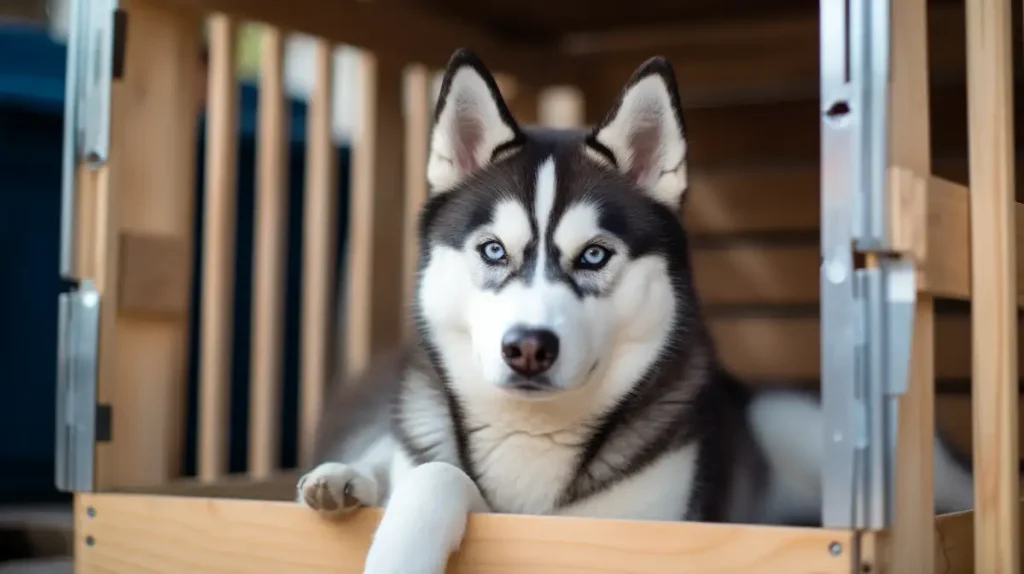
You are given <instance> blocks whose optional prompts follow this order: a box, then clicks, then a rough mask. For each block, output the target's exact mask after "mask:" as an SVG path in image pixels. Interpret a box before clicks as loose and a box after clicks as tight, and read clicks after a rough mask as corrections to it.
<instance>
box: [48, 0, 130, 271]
mask: <svg viewBox="0 0 1024 574" xmlns="http://www.w3.org/2000/svg"><path fill="white" fill-rule="evenodd" d="M126 38H127V17H126V15H125V14H124V12H122V11H120V10H118V9H117V0H71V6H70V10H69V17H68V47H67V67H66V69H65V85H64V149H63V162H62V166H61V170H62V173H61V176H62V179H61V253H60V274H61V276H62V277H64V278H66V279H75V276H74V275H75V274H74V268H75V261H74V257H75V253H74V246H73V242H74V237H75V217H76V212H77V195H76V188H77V184H78V181H77V179H78V178H77V170H78V166H79V164H80V163H85V164H86V165H87V166H89V167H92V168H96V167H100V166H102V165H104V164H105V163H106V162H107V159H108V154H109V151H110V88H111V82H112V81H113V79H114V78H118V77H120V76H121V75H122V74H123V71H124V58H125V53H124V46H125V41H126Z"/></svg>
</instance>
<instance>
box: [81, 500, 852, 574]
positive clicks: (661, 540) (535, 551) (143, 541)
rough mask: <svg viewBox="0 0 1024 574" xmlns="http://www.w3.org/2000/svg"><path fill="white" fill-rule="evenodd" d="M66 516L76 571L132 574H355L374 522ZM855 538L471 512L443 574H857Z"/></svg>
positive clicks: (259, 514)
mask: <svg viewBox="0 0 1024 574" xmlns="http://www.w3.org/2000/svg"><path fill="white" fill-rule="evenodd" d="M89 508H91V509H93V511H94V513H93V516H91V517H90V516H89V514H88V512H87V509H89ZM75 512H76V520H77V525H78V530H76V532H78V534H79V536H78V543H77V545H76V548H75V560H76V566H77V567H78V569H79V570H78V571H79V572H83V573H93V572H96V573H98V572H104V573H122V572H123V573H129V572H130V573H132V574H143V573H150V572H152V573H155V572H164V573H168V574H170V573H172V572H173V573H178V572H194V571H196V570H197V568H201V569H202V571H203V572H205V573H207V574H220V573H227V572H251V573H252V574H259V573H268V574H269V573H274V574H277V573H280V572H289V573H292V574H303V573H313V572H327V571H330V572H345V573H357V572H362V567H363V561H364V559H365V557H366V552H367V550H368V548H369V544H370V540H371V537H372V535H373V532H374V529H375V528H376V526H377V523H378V521H379V520H380V516H381V513H380V510H378V509H364V510H360V511H359V512H357V513H355V514H353V515H351V516H350V517H348V518H346V519H345V520H342V521H338V522H333V523H332V522H329V521H326V520H323V519H321V518H320V517H318V516H317V515H316V513H314V512H311V511H309V510H308V509H306V508H302V507H300V506H299V505H297V504H294V503H285V502H277V503H275V502H255V501H238V500H211V499H201V498H177V497H169V496H139V495H125V494H120V495H119V494H83V495H79V496H78V497H77V500H76V504H75ZM154 517H160V519H159V520H154ZM856 536H857V535H856V534H854V533H852V532H850V531H840V530H829V529H818V528H767V527H757V526H743V525H724V524H700V523H685V522H642V521H619V520H588V519H581V518H567V517H536V516H518V515H497V514H480V515H472V516H470V519H469V525H468V528H467V529H466V536H465V539H464V540H463V542H462V544H461V546H460V549H459V551H458V552H457V553H456V554H455V555H454V556H453V557H452V559H451V561H450V562H449V566H448V569H447V572H449V573H450V574H466V573H469V572H472V573H473V574H504V573H508V572H531V573H534V574H556V573H557V574H564V573H566V572H617V573H623V574H654V573H659V574H660V573H664V572H673V573H676V574H698V573H700V574H705V573H710V572H719V573H722V574H732V573H736V574H739V573H741V572H742V573H744V574H746V573H755V572H756V573H758V574H783V573H785V574H801V573H803V574H812V573H813V574H840V573H841V574H849V572H857V571H862V568H863V566H862V564H861V563H858V562H857V561H856V559H855V554H856V551H855V549H856V548H857V546H858V541H857V538H856ZM86 537H89V539H90V540H91V541H92V544H91V545H90V544H86V542H85V540H86ZM833 548H836V549H838V550H839V552H838V554H837V555H834V554H833V552H831V551H830V549H833ZM868 569H869V570H871V568H870V566H869V567H868Z"/></svg>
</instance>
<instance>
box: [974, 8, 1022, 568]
mask: <svg viewBox="0 0 1024 574" xmlns="http://www.w3.org/2000/svg"><path fill="white" fill-rule="evenodd" d="M1011 19H1012V10H1011V9H1010V1H1009V0H971V1H970V2H967V60H968V70H967V88H968V94H969V98H968V118H969V136H970V144H971V145H970V166H971V170H970V175H971V183H970V188H971V193H970V199H971V201H970V206H971V209H970V213H971V278H972V286H973V291H974V292H973V299H972V301H973V307H972V319H973V322H972V327H973V332H974V338H973V343H974V345H973V350H974V357H973V359H974V360H973V373H974V377H973V380H974V386H973V398H974V401H973V402H974V409H973V410H974V416H973V419H974V453H975V454H974V457H975V462H974V509H975V512H974V531H975V533H976V536H975V537H974V544H975V555H974V568H975V570H976V571H977V572H986V573H987V572H993V573H996V572H999V573H1007V574H1016V573H1018V572H1020V513H1019V511H1018V502H1019V500H1020V475H1019V470H1018V465H1017V459H1018V453H1019V451H1018V435H1017V425H1018V421H1017V419H1018V403H1017V401H1016V400H1014V399H1015V398H1016V395H1017V384H1018V383H1017V376H1018V372H1017V369H1018V367H1017V364H1018V357H1017V352H1018V335H1017V329H1018V322H1017V320H1016V315H1017V312H1016V311H1017V274H1016V272H1015V267H1016V264H1017V255H1016V238H1015V233H1014V222H1015V219H1016V214H1015V211H1014V208H1015V206H1014V198H1013V192H1014V189H1013V188H1014V163H1013V162H1014V140H1013V138H1014V126H1013V120H1014V107H1013V73H1012V68H1013V49H1012V45H1011V41H1012V35H1011V32H1010V30H1011V28H1010V21H1011Z"/></svg>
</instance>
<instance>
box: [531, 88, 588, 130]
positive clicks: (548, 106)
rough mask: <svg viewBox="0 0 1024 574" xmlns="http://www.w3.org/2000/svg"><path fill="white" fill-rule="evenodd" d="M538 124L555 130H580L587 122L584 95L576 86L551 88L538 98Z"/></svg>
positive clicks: (542, 91)
mask: <svg viewBox="0 0 1024 574" xmlns="http://www.w3.org/2000/svg"><path fill="white" fill-rule="evenodd" d="M538 100H539V109H538V111H537V116H538V118H537V119H538V122H539V123H540V125H542V126H547V127H553V128H563V129H566V128H579V127H582V126H583V125H584V123H585V121H586V110H585V109H584V105H583V93H582V92H581V91H580V89H579V88H577V87H575V86H550V87H547V88H544V89H543V90H541V91H540V94H539V96H538Z"/></svg>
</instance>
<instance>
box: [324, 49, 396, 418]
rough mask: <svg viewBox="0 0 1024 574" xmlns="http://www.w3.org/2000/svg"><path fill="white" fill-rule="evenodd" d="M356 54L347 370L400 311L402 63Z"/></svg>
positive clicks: (380, 342) (384, 335) (362, 361)
mask: <svg viewBox="0 0 1024 574" xmlns="http://www.w3.org/2000/svg"><path fill="white" fill-rule="evenodd" d="M360 61H361V62H362V72H363V73H362V79H361V84H362V89H363V97H362V98H361V99H360V101H361V102H362V106H363V109H362V111H361V114H360V118H361V125H360V126H358V128H357V133H356V136H355V138H354V139H353V142H352V187H351V189H352V191H351V194H350V209H349V227H348V228H349V240H348V257H347V269H346V281H347V290H346V303H345V314H346V317H345V320H346V331H345V350H344V355H345V364H344V368H345V370H346V371H347V372H353V373H354V372H360V371H362V370H363V369H364V368H365V367H366V365H367V364H368V362H369V359H370V357H371V356H372V355H373V354H374V353H376V352H378V351H381V350H383V349H386V348H388V347H390V346H391V345H393V344H395V343H397V342H398V341H399V339H400V338H401V333H402V324H403V317H404V316H405V315H404V310H405V309H404V306H403V305H402V294H403V291H402V281H401V279H400V278H401V277H402V271H403V263H404V262H405V259H404V256H403V255H402V251H403V250H404V247H405V244H404V242H403V241H401V237H402V236H403V228H404V223H405V216H404V215H403V214H404V213H405V208H404V205H405V197H404V196H405V184H406V179H405V176H404V175H403V171H404V169H405V166H406V163H405V159H404V158H403V155H404V151H405V134H404V131H405V123H404V122H403V120H402V67H403V63H402V62H398V61H395V60H391V59H388V58H378V57H376V56H375V55H373V54H370V53H366V52H364V53H363V54H362V55H361V57H360ZM311 430H312V427H311Z"/></svg>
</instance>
